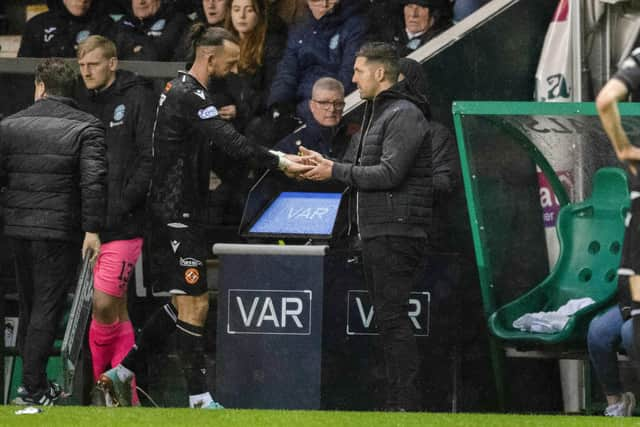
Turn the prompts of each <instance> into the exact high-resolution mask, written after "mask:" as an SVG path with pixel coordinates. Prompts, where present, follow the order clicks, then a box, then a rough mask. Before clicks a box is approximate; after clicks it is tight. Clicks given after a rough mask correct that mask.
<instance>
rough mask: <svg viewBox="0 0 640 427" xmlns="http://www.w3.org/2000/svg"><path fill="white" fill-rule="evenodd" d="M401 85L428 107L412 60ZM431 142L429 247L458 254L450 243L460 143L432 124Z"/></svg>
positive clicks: (420, 72) (405, 63)
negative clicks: (431, 204)
mask: <svg viewBox="0 0 640 427" xmlns="http://www.w3.org/2000/svg"><path fill="white" fill-rule="evenodd" d="M399 64H400V80H401V81H402V83H401V84H400V85H399V86H401V88H402V89H403V90H405V91H406V92H407V93H408V94H410V95H412V96H414V97H416V98H424V104H426V105H428V101H427V94H428V91H429V89H428V83H427V75H426V73H425V71H424V69H423V68H422V65H421V64H420V63H419V62H417V61H415V60H413V59H409V58H401V59H400V61H399ZM425 116H426V117H427V119H431V113H430V111H429V110H426V109H425ZM429 125H430V138H431V149H432V170H433V216H432V222H431V229H430V231H429V246H430V248H431V249H432V250H435V251H440V252H448V251H451V250H454V248H453V247H452V244H451V242H449V240H450V236H451V233H450V226H451V222H452V219H451V218H452V215H451V214H450V212H449V209H450V206H449V205H450V202H451V201H450V199H451V196H452V193H453V192H454V191H455V190H456V189H457V188H458V185H459V183H460V167H459V165H460V160H459V159H458V150H457V147H456V139H455V137H454V136H453V134H452V133H451V131H450V130H449V129H448V128H447V127H445V126H444V125H443V124H441V123H438V122H435V121H433V120H430V123H429Z"/></svg>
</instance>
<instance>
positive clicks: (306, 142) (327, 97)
mask: <svg viewBox="0 0 640 427" xmlns="http://www.w3.org/2000/svg"><path fill="white" fill-rule="evenodd" d="M309 110H311V115H312V116H313V120H310V121H309V122H308V123H307V124H306V125H304V126H303V127H301V128H300V129H298V131H297V132H295V133H292V134H290V135H288V136H287V137H286V138H284V139H282V140H281V141H280V142H279V143H278V144H277V145H276V150H279V151H282V152H284V153H287V154H297V153H298V151H299V150H300V146H301V145H302V146H304V147H306V148H308V149H310V150H313V151H317V152H318V153H320V154H322V155H323V156H324V157H329V158H332V159H342V156H343V154H344V151H345V148H346V147H347V144H348V142H349V137H348V136H347V132H346V126H345V125H344V124H343V123H341V120H342V111H343V110H344V86H343V85H342V83H340V81H339V80H336V79H334V78H331V77H323V78H321V79H318V81H316V82H315V83H314V85H313V89H312V91H311V99H310V100H309Z"/></svg>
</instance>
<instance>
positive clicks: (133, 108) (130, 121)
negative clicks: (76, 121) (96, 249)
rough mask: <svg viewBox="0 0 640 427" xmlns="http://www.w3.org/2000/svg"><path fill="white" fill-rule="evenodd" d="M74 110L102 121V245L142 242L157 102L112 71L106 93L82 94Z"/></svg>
mask: <svg viewBox="0 0 640 427" xmlns="http://www.w3.org/2000/svg"><path fill="white" fill-rule="evenodd" d="M83 95H84V96H83V97H82V98H81V100H80V106H81V108H82V109H83V110H84V111H87V112H88V113H91V114H93V115H94V116H96V117H98V118H99V119H100V120H102V123H103V124H104V127H105V129H106V137H105V139H106V143H107V159H108V160H109V173H108V175H107V181H108V184H109V185H108V196H107V215H106V223H105V227H104V229H103V230H102V232H101V233H100V238H101V240H102V241H103V242H108V241H111V240H125V239H132V238H134V237H139V236H142V228H143V225H144V222H145V219H144V211H145V200H146V195H147V191H148V190H149V180H150V179H151V132H152V130H153V119H154V112H155V108H156V105H157V96H155V95H154V93H153V91H152V87H151V82H150V81H149V80H146V79H144V78H142V77H139V76H137V75H135V74H134V73H132V72H130V71H125V70H118V71H117V73H116V80H115V81H114V82H113V84H112V85H111V86H109V87H108V88H107V89H105V90H103V91H100V92H96V91H91V92H89V93H87V92H86V91H85V92H84V94H83Z"/></svg>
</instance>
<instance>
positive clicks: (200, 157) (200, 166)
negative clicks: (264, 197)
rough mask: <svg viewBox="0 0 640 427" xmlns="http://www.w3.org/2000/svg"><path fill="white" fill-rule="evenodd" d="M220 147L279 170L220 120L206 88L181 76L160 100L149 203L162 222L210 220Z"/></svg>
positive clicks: (234, 156) (275, 162)
mask: <svg viewBox="0 0 640 427" xmlns="http://www.w3.org/2000/svg"><path fill="white" fill-rule="evenodd" d="M214 147H215V148H216V149H219V150H221V151H222V152H224V153H225V154H226V155H228V156H230V157H231V158H232V159H234V160H236V161H249V160H251V161H255V162H256V164H257V165H260V166H261V167H267V168H276V167H277V166H278V158H277V157H276V156H274V155H272V154H270V153H269V152H268V151H267V150H266V149H265V148H263V147H261V146H258V145H255V144H252V143H250V142H248V141H247V140H246V138H244V137H243V136H242V135H240V134H239V133H237V132H236V131H235V130H234V128H233V126H232V125H231V124H229V123H228V122H227V121H225V120H222V119H221V118H220V117H219V116H218V112H217V110H216V108H215V106H214V105H213V101H212V99H211V96H210V95H209V93H208V92H207V90H206V88H205V87H203V86H202V85H201V84H200V83H199V82H198V81H197V80H196V79H195V78H193V76H191V75H189V74H187V73H184V72H180V74H179V75H178V77H177V78H175V79H173V80H172V81H170V82H169V83H167V85H166V86H165V88H164V90H163V92H162V94H161V95H160V101H159V104H158V111H157V115H156V120H155V127H154V132H153V172H152V177H151V179H152V183H151V190H150V195H149V199H150V200H149V202H150V206H151V212H152V214H153V216H154V218H155V219H156V220H160V221H164V222H165V223H166V222H169V221H175V220H178V221H191V222H196V223H198V222H199V223H203V222H205V221H206V218H207V212H206V209H207V206H206V202H207V196H208V193H209V173H210V170H211V165H212V164H213V162H212V159H211V155H212V149H213V148H214ZM228 166H229V167H230V168H232V167H233V165H232V164H230V165H228Z"/></svg>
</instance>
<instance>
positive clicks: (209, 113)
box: [198, 105, 218, 120]
mask: <svg viewBox="0 0 640 427" xmlns="http://www.w3.org/2000/svg"><path fill="white" fill-rule="evenodd" d="M217 115H218V110H216V107H214V106H213V105H210V106H208V107H207V108H203V109H201V110H198V117H200V118H201V119H202V120H207V119H211V118H213V117H215V116H217Z"/></svg>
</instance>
